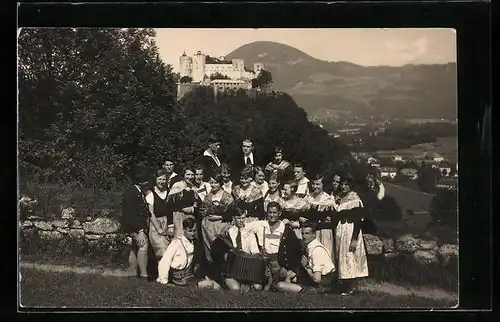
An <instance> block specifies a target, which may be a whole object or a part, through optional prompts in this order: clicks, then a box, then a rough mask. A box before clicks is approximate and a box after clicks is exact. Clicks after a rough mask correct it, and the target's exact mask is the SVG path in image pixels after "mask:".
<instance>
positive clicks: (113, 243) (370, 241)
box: [20, 208, 458, 266]
mask: <svg viewBox="0 0 500 322" xmlns="http://www.w3.org/2000/svg"><path fill="white" fill-rule="evenodd" d="M20 228H21V236H22V237H23V236H31V238H33V236H35V237H37V238H38V240H40V241H42V242H43V241H58V240H66V241H68V240H69V241H75V240H78V241H79V243H80V244H81V243H84V244H87V245H89V246H95V245H99V244H102V245H104V246H103V247H101V248H104V249H109V250H120V249H125V248H126V246H127V245H130V243H131V239H130V237H128V236H126V235H125V234H123V233H121V232H120V223H119V222H118V221H117V220H116V219H112V218H106V217H101V218H96V219H92V218H91V217H87V218H86V219H85V220H82V219H80V220H77V219H75V212H74V210H73V209H72V208H66V209H63V210H62V212H61V215H60V216H59V218H56V219H55V220H45V219H43V218H41V217H37V216H33V215H32V216H27V217H26V219H25V220H23V221H21V222H20ZM364 239H365V244H366V248H367V253H368V255H371V256H377V257H383V258H387V259H391V258H395V257H397V256H399V255H405V256H412V257H413V259H414V260H415V261H416V262H417V263H420V264H422V265H428V264H441V265H443V266H446V265H447V264H448V263H449V262H450V261H451V260H457V259H458V245H454V244H445V245H442V246H441V247H439V246H438V244H437V243H436V241H434V240H427V239H422V238H416V237H415V236H413V235H411V234H406V235H403V236H399V237H396V238H380V237H378V236H376V235H369V234H365V235H364Z"/></svg>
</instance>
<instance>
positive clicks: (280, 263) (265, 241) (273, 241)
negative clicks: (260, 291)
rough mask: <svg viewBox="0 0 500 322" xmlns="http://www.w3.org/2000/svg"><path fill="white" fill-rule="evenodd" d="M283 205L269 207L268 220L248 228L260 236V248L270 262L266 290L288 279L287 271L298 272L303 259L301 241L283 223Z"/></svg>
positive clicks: (256, 222)
mask: <svg viewBox="0 0 500 322" xmlns="http://www.w3.org/2000/svg"><path fill="white" fill-rule="evenodd" d="M281 213H282V211H281V205H280V204H279V203H277V202H275V201H271V202H270V203H269V204H268V205H267V220H258V221H254V222H251V223H248V224H247V225H246V227H247V228H248V229H250V230H252V231H253V232H255V233H256V234H257V236H258V242H259V247H260V249H261V251H262V253H263V254H264V255H265V256H266V257H267V259H268V260H269V267H268V270H269V273H270V274H268V281H267V282H268V284H267V285H266V287H265V290H269V289H270V287H271V285H272V284H273V283H274V284H276V283H278V282H279V281H281V280H288V279H287V271H289V270H293V271H297V269H298V265H299V262H300V258H301V248H300V241H299V239H298V238H297V236H296V235H295V233H294V232H293V230H292V228H290V226H289V225H285V223H284V222H283V221H281Z"/></svg>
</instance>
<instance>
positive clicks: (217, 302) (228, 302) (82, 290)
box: [20, 269, 456, 309]
mask: <svg viewBox="0 0 500 322" xmlns="http://www.w3.org/2000/svg"><path fill="white" fill-rule="evenodd" d="M21 274H22V280H21V287H20V293H21V301H20V302H21V303H22V305H23V306H25V307H66V308H85V307H87V308H88V307H106V308H110V307H134V308H145V307H149V308H205V309H245V308H279V309H290V308H317V309H335V308H405V307H411V308H430V307H432V308H449V307H451V306H453V305H455V304H456V301H455V300H450V299H447V300H436V299H426V298H421V297H417V296H391V295H381V294H379V293H370V292H360V293H358V294H357V295H355V296H352V297H342V296H339V295H335V294H311V293H304V294H283V293H270V292H250V293H246V294H234V293H230V292H227V291H207V290H198V289H189V288H179V287H172V286H164V285H161V284H158V283H149V282H146V281H143V280H138V279H135V278H130V279H124V278H120V277H103V276H96V275H77V274H74V273H49V272H42V271H36V270H26V269H22V270H21Z"/></svg>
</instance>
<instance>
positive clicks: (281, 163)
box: [265, 147, 293, 179]
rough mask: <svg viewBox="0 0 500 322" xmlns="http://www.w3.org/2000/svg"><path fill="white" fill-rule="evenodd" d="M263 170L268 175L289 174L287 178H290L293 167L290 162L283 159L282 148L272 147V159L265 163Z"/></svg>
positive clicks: (284, 175)
mask: <svg viewBox="0 0 500 322" xmlns="http://www.w3.org/2000/svg"><path fill="white" fill-rule="evenodd" d="M265 171H266V172H267V175H268V176H269V175H271V174H272V173H276V174H278V175H279V176H280V177H281V178H287V176H289V177H290V178H287V179H291V177H292V176H293V169H292V167H291V164H290V162H288V161H286V160H284V159H283V148H281V147H275V148H274V159H273V161H271V162H269V163H268V164H267V165H266V168H265Z"/></svg>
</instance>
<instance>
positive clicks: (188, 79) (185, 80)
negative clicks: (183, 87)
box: [179, 76, 193, 83]
mask: <svg viewBox="0 0 500 322" xmlns="http://www.w3.org/2000/svg"><path fill="white" fill-rule="evenodd" d="M192 81H193V78H192V77H189V76H182V77H181V78H180V79H179V82H181V83H191V82H192Z"/></svg>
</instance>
